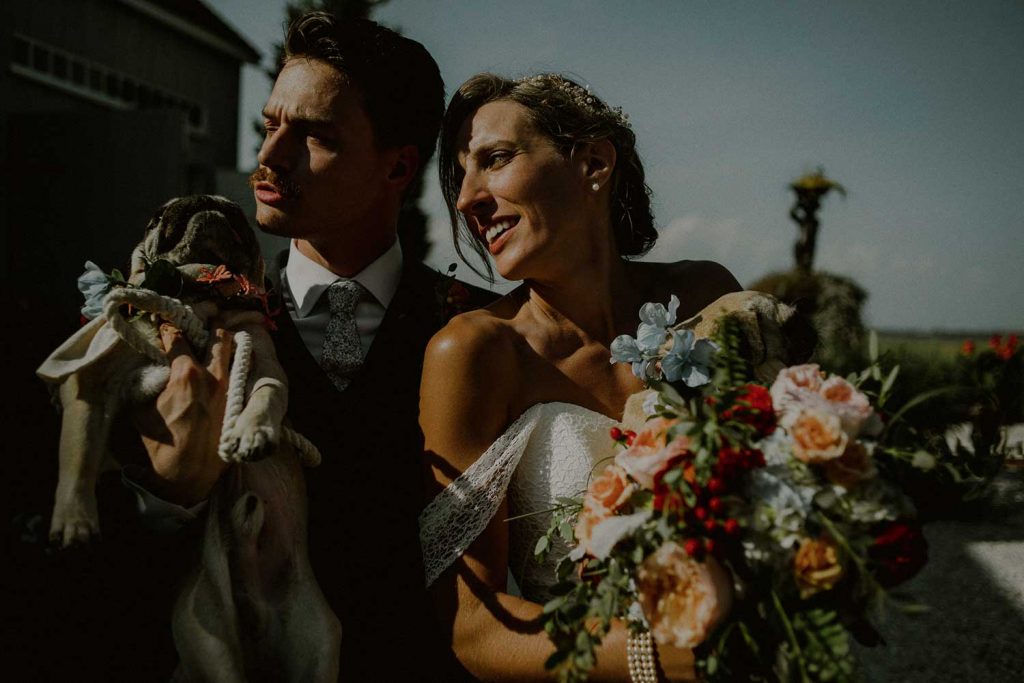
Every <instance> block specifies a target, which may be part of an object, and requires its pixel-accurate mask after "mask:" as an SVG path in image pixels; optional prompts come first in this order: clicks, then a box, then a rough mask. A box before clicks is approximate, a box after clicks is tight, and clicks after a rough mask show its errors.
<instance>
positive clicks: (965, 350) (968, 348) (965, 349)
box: [960, 339, 974, 356]
mask: <svg viewBox="0 0 1024 683" xmlns="http://www.w3.org/2000/svg"><path fill="white" fill-rule="evenodd" d="M960 353H962V354H963V355H965V356H973V355H974V340H973V339H965V340H964V343H963V344H961V345H960Z"/></svg>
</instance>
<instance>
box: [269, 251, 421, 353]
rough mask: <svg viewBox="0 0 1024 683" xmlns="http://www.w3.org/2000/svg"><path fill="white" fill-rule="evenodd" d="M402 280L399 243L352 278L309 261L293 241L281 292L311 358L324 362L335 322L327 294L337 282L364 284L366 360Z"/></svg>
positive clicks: (359, 316) (361, 316)
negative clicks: (326, 343)
mask: <svg viewBox="0 0 1024 683" xmlns="http://www.w3.org/2000/svg"><path fill="white" fill-rule="evenodd" d="M401 277H402V248H401V247H400V246H398V240H395V243H394V244H393V245H391V248H390V249H388V250H387V251H385V252H384V253H383V254H381V255H380V256H378V257H377V260H375V261H374V262H373V263H371V264H370V265H368V266H366V267H365V268H363V269H362V270H361V271H359V272H358V273H356V274H355V275H353V276H352V277H351V278H343V277H341V276H339V275H336V274H334V273H332V272H331V271H329V270H327V269H326V268H324V267H323V266H322V265H320V264H319V263H317V262H316V261H313V260H312V259H310V258H307V257H306V256H305V255H303V253H302V252H300V251H299V250H298V248H297V247H296V246H295V240H292V243H291V247H290V248H289V250H288V265H287V266H286V267H285V269H284V272H283V273H282V274H281V289H282V294H283V297H284V304H285V308H286V309H287V311H288V315H290V316H291V318H292V320H293V321H294V322H295V327H296V329H298V331H299V336H301V337H302V342H303V343H304V344H305V345H306V348H307V349H308V350H309V353H310V355H311V356H313V358H316V359H317V362H320V355H321V353H322V352H323V348H324V336H325V335H326V333H327V323H328V322H329V321H330V319H331V311H330V307H329V305H328V302H327V297H326V296H324V292H326V291H327V288H328V287H330V286H331V285H332V284H333V283H335V282H338V281H342V280H345V279H351V280H355V281H356V282H358V283H359V284H360V285H362V286H363V288H364V289H366V291H367V292H368V295H365V296H364V297H363V299H362V300H361V301H360V302H359V303H358V304H356V329H358V330H359V341H360V343H361V345H362V348H363V357H364V358H365V357H366V354H367V353H368V352H369V350H370V344H372V343H373V339H374V337H375V336H376V335H377V330H379V329H380V324H381V323H382V322H383V321H384V314H385V313H386V312H387V308H388V306H390V305H391V300H392V299H393V298H394V297H395V291H396V290H397V289H398V281H399V280H400V279H401Z"/></svg>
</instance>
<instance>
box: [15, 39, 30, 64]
mask: <svg viewBox="0 0 1024 683" xmlns="http://www.w3.org/2000/svg"><path fill="white" fill-rule="evenodd" d="M28 49H29V44H28V41H27V40H25V39H24V38H22V37H21V36H14V58H13V60H14V63H15V64H21V65H23V66H28Z"/></svg>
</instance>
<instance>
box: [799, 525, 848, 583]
mask: <svg viewBox="0 0 1024 683" xmlns="http://www.w3.org/2000/svg"><path fill="white" fill-rule="evenodd" d="M843 573H844V572H843V565H842V564H840V563H839V549H838V548H836V546H835V544H834V543H832V541H830V540H829V539H827V538H818V539H814V538H805V539H803V540H801V541H800V548H799V549H798V550H797V551H796V555H795V556H794V557H793V578H794V579H795V580H796V585H797V588H799V589H800V597H801V598H809V597H810V596H812V595H814V594H815V593H820V592H821V591H827V590H830V589H831V588H832V587H833V586H835V585H836V584H837V583H838V582H839V579H841V578H843Z"/></svg>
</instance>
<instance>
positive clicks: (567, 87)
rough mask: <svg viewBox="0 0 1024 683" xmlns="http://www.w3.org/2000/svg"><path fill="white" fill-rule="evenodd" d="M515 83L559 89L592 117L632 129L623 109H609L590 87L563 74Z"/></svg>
mask: <svg viewBox="0 0 1024 683" xmlns="http://www.w3.org/2000/svg"><path fill="white" fill-rule="evenodd" d="M515 82H516V84H527V85H532V86H538V87H541V88H557V89H558V90H561V91H562V92H563V93H565V95H566V96H567V97H568V98H569V100H571V101H572V102H573V103H574V104H575V105H576V106H577V107H579V108H580V109H584V110H586V111H587V112H589V113H590V114H591V115H593V116H598V117H606V118H609V119H612V120H614V121H615V122H616V123H618V124H619V125H621V126H624V127H626V128H631V126H630V125H629V114H627V113H625V112H624V111H622V107H609V106H608V105H607V104H606V103H605V102H604V101H603V100H601V99H600V98H599V97H597V96H596V95H594V94H593V93H591V92H590V86H589V85H586V86H584V85H580V84H579V83H576V82H574V81H570V80H569V79H568V78H565V77H564V76H562V75H561V74H537V75H536V76H526V77H524V78H518V79H516V81H515Z"/></svg>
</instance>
